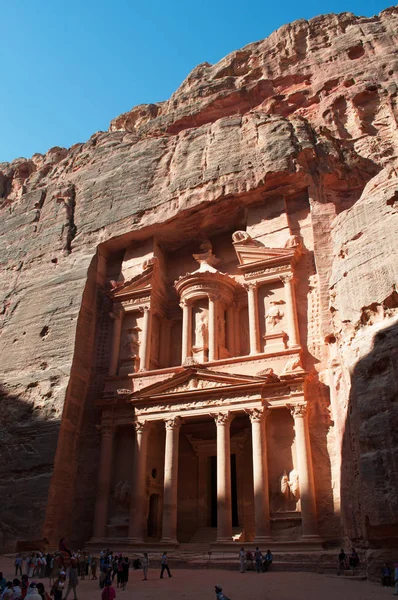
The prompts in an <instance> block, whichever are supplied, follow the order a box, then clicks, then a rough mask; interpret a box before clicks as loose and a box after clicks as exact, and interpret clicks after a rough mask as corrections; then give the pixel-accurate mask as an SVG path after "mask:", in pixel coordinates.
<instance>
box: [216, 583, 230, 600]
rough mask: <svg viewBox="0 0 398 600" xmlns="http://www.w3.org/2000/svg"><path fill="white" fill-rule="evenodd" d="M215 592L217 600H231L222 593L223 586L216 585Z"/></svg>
mask: <svg viewBox="0 0 398 600" xmlns="http://www.w3.org/2000/svg"><path fill="white" fill-rule="evenodd" d="M214 590H215V592H216V598H217V600H231V599H230V598H228V596H226V595H225V594H224V592H223V591H222V587H221V585H215V586H214Z"/></svg>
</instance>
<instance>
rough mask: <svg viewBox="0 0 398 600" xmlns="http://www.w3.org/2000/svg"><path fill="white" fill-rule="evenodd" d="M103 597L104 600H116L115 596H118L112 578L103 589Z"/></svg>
mask: <svg viewBox="0 0 398 600" xmlns="http://www.w3.org/2000/svg"><path fill="white" fill-rule="evenodd" d="M101 598H102V600H114V598H116V592H115V588H113V587H112V582H111V580H110V579H107V580H106V581H105V587H104V589H103V590H102V594H101Z"/></svg>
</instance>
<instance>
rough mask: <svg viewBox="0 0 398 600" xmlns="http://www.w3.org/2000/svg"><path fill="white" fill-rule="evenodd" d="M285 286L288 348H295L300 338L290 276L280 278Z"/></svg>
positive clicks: (291, 277)
mask: <svg viewBox="0 0 398 600" xmlns="http://www.w3.org/2000/svg"><path fill="white" fill-rule="evenodd" d="M281 279H282V281H283V285H284V286H285V301H286V316H287V328H288V332H287V333H288V336H289V348H296V347H297V346H299V345H300V336H299V330H298V321H297V310H296V298H295V293H294V277H293V275H292V274H289V275H283V276H282V277H281Z"/></svg>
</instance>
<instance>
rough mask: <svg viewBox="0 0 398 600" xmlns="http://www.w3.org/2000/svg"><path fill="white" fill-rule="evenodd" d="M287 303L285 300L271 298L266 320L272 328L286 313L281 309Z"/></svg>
mask: <svg viewBox="0 0 398 600" xmlns="http://www.w3.org/2000/svg"><path fill="white" fill-rule="evenodd" d="M282 304H285V301H284V300H271V302H270V303H269V307H268V310H267V312H266V315H265V320H266V323H267V325H268V327H270V328H271V329H274V327H275V326H276V325H277V324H278V323H279V322H280V321H281V320H282V319H283V317H284V315H285V313H284V312H283V310H281V305H282Z"/></svg>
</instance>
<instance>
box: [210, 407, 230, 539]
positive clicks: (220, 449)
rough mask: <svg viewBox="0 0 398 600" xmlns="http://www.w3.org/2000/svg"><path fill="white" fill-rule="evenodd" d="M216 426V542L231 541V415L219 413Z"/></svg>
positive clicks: (216, 417) (216, 416)
mask: <svg viewBox="0 0 398 600" xmlns="http://www.w3.org/2000/svg"><path fill="white" fill-rule="evenodd" d="M214 419H215V422H216V426H217V542H230V541H231V540H232V504H231V441H230V423H231V421H232V417H231V415H230V414H229V413H228V412H226V413H219V414H217V415H215V417H214Z"/></svg>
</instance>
